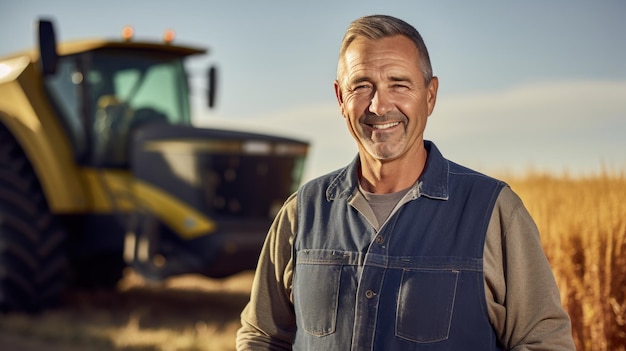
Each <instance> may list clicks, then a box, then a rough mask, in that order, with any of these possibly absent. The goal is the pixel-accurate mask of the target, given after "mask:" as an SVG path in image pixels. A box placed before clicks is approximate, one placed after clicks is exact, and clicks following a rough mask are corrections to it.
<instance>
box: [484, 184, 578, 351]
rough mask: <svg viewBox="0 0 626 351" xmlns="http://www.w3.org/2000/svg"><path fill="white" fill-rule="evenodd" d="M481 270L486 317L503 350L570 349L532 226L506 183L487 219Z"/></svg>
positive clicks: (557, 298) (563, 313)
mask: <svg viewBox="0 0 626 351" xmlns="http://www.w3.org/2000/svg"><path fill="white" fill-rule="evenodd" d="M484 271H485V294H486V297H487V304H488V310H489V318H490V320H491V323H492V325H493V327H494V329H495V331H496V334H497V336H498V338H499V340H500V342H501V343H502V344H503V345H504V347H505V349H506V350H516V351H522V350H552V351H560V350H575V346H574V341H573V338H572V331H571V323H570V319H569V316H568V314H567V312H566V311H565V309H564V308H563V307H562V305H561V300H560V295H559V290H558V287H557V285H556V282H555V280H554V276H553V274H552V270H551V268H550V265H549V262H548V260H547V258H546V256H545V253H544V251H543V248H542V246H541V241H540V237H539V232H538V230H537V227H536V225H535V223H534V221H533V220H532V218H531V216H530V214H529V213H528V211H527V210H526V208H525V207H524V205H523V203H522V201H521V199H520V198H519V197H518V196H517V195H516V194H515V193H514V192H513V191H512V190H511V189H510V188H509V187H504V188H503V190H502V192H501V193H500V195H499V197H498V200H497V201H496V205H495V208H494V211H493V214H492V217H491V220H490V222H489V227H488V230H487V238H486V242H485V252H484Z"/></svg>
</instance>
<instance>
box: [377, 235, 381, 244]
mask: <svg viewBox="0 0 626 351" xmlns="http://www.w3.org/2000/svg"><path fill="white" fill-rule="evenodd" d="M382 242H383V237H382V235H378V236H376V244H380V243H382Z"/></svg>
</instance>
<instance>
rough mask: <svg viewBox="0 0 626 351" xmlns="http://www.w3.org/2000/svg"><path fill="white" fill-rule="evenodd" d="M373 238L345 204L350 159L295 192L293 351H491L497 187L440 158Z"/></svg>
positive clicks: (352, 168) (349, 193) (352, 182)
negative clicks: (488, 239)
mask: <svg viewBox="0 0 626 351" xmlns="http://www.w3.org/2000/svg"><path fill="white" fill-rule="evenodd" d="M425 145H426V148H427V150H428V159H427V162H426V166H425V169H424V171H423V173H422V176H421V177H420V179H419V181H418V182H417V184H416V185H415V186H414V188H413V189H411V190H410V191H409V193H408V194H407V195H406V196H405V198H404V200H403V201H404V203H403V204H402V205H401V206H400V207H399V208H396V210H395V212H393V213H392V215H391V216H390V218H389V219H388V220H387V221H386V222H385V224H384V225H383V226H382V227H381V228H380V231H379V232H376V230H375V229H374V228H373V227H372V226H371V225H370V224H369V222H368V221H367V220H366V219H365V217H364V216H363V215H362V214H361V213H359V211H358V210H356V208H355V207H354V206H352V204H351V200H352V198H353V194H354V193H355V191H357V186H358V184H357V168H358V158H357V159H355V160H354V162H352V163H351V164H350V165H349V166H348V167H346V168H343V169H341V170H338V171H336V172H334V173H332V174H329V175H327V176H324V177H321V178H318V179H316V180H313V181H311V182H309V183H307V184H305V185H303V186H302V187H301V188H300V189H299V191H298V231H297V233H296V237H295V242H294V252H293V254H294V259H295V264H296V265H295V271H294V278H293V302H294V309H295V313H296V323H297V332H296V336H295V339H294V348H293V349H294V350H323V351H335V350H339V351H344V350H355V351H356V350H359V351H361V350H402V351H407V350H431V351H433V350H480V351H486V350H498V346H497V341H496V335H495V332H494V330H493V328H492V326H491V324H490V322H489V317H488V313H487V303H486V299H485V289H484V280H483V279H484V278H483V248H484V243H485V234H486V231H487V226H488V223H489V219H490V217H491V212H492V210H493V206H494V203H495V201H496V198H497V196H498V194H499V192H500V190H501V189H502V187H503V186H505V184H504V183H502V182H500V181H497V180H495V179H492V178H489V177H487V176H484V175H482V174H479V173H477V172H474V171H472V170H469V169H467V168H464V167H462V166H459V165H457V164H455V163H452V162H450V161H448V160H446V159H444V158H443V156H442V155H441V153H440V152H439V151H438V150H437V148H436V147H435V145H434V144H432V143H431V142H428V141H426V142H425Z"/></svg>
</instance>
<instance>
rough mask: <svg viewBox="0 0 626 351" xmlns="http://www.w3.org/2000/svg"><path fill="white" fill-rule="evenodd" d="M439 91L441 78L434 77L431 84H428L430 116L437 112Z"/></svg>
mask: <svg viewBox="0 0 626 351" xmlns="http://www.w3.org/2000/svg"><path fill="white" fill-rule="evenodd" d="M438 90H439V78H437V77H432V78H431V79H430V83H428V97H427V100H426V102H427V103H428V115H429V116H430V114H431V113H433V111H434V110H435V103H436V102H437V91H438Z"/></svg>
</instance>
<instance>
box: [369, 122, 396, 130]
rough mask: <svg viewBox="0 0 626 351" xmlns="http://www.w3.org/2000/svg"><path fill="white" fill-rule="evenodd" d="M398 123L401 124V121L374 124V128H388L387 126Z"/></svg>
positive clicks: (393, 125)
mask: <svg viewBox="0 0 626 351" xmlns="http://www.w3.org/2000/svg"><path fill="white" fill-rule="evenodd" d="M398 124H400V122H389V123H385V124H372V128H374V129H387V128H391V127H395V126H397V125H398Z"/></svg>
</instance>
